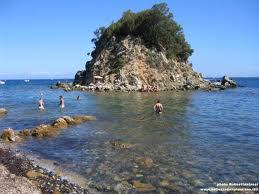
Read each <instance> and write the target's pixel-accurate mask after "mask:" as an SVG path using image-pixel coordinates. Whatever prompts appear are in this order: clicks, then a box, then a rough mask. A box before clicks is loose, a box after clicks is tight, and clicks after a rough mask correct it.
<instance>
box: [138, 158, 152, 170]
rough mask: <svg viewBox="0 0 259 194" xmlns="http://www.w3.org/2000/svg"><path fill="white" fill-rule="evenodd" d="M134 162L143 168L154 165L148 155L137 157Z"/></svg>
mask: <svg viewBox="0 0 259 194" xmlns="http://www.w3.org/2000/svg"><path fill="white" fill-rule="evenodd" d="M136 162H137V163H138V164H139V165H141V166H143V167H145V168H151V167H152V166H153V165H154V162H153V160H152V158H150V157H148V156H145V157H141V158H137V160H136Z"/></svg>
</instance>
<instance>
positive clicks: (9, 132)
mask: <svg viewBox="0 0 259 194" xmlns="http://www.w3.org/2000/svg"><path fill="white" fill-rule="evenodd" d="M1 138H2V139H3V140H5V141H12V142H15V141H18V140H19V139H20V138H19V137H18V136H17V135H16V133H15V132H14V130H13V129H11V128H7V129H4V130H3V132H2V135H1Z"/></svg>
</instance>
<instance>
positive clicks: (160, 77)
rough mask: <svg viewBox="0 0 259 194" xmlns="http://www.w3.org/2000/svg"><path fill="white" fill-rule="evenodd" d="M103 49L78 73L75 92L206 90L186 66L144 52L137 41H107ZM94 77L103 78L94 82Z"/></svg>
mask: <svg viewBox="0 0 259 194" xmlns="http://www.w3.org/2000/svg"><path fill="white" fill-rule="evenodd" d="M104 45H105V46H103V47H102V48H101V49H99V52H98V54H97V55H96V56H95V57H94V58H93V59H92V60H91V61H89V62H87V65H86V69H85V70H83V71H79V72H77V74H76V76H75V81H74V85H76V87H77V88H80V86H79V84H80V85H85V86H87V87H89V88H90V87H91V88H93V89H95V90H97V89H98V90H99V91H106V90H118V91H160V90H174V89H180V88H183V87H186V88H187V89H195V88H206V87H208V82H206V81H205V80H204V79H203V78H202V76H201V74H199V73H197V72H195V71H194V70H193V69H192V67H191V66H190V65H189V63H188V62H178V61H176V60H175V59H170V58H167V57H166V56H165V54H164V53H163V52H158V51H153V50H151V49H149V48H147V47H146V46H145V45H144V44H143V42H142V41H141V40H139V39H137V38H134V37H131V36H127V37H125V38H124V39H122V40H118V41H117V42H114V41H112V40H110V41H108V42H107V43H105V44H104ZM114 64H120V65H119V66H116V65H114ZM115 66H116V67H115ZM96 75H100V77H102V78H100V79H98V80H96V79H95V78H94V77H95V76H96Z"/></svg>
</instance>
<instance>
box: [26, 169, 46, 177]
mask: <svg viewBox="0 0 259 194" xmlns="http://www.w3.org/2000/svg"><path fill="white" fill-rule="evenodd" d="M45 176H46V175H44V174H42V173H40V172H37V171H35V170H29V171H28V172H27V173H26V177H28V178H29V179H35V178H37V177H45Z"/></svg>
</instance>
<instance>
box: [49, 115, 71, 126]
mask: <svg viewBox="0 0 259 194" xmlns="http://www.w3.org/2000/svg"><path fill="white" fill-rule="evenodd" d="M51 125H52V126H53V127H56V128H59V129H63V128H67V126H68V123H67V121H66V120H65V119H64V118H62V117H61V118H58V119H57V120H55V121H54V122H53V123H52V124H51Z"/></svg>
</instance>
